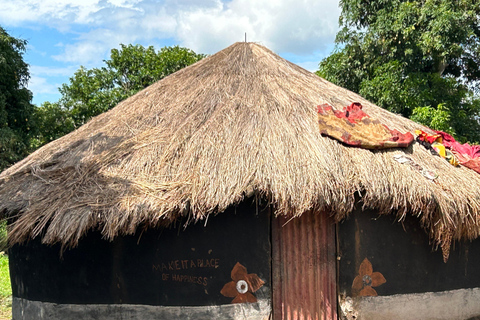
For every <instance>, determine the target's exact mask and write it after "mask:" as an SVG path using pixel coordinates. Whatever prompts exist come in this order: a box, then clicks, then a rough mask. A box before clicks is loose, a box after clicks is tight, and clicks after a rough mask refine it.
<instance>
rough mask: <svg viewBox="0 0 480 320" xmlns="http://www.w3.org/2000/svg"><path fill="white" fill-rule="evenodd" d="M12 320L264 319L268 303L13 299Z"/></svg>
mask: <svg viewBox="0 0 480 320" xmlns="http://www.w3.org/2000/svg"><path fill="white" fill-rule="evenodd" d="M12 313H13V320H43V319H45V320H47V319H48V320H73V319H75V320H119V319H121V320H137V319H138V320H149V319H165V320H167V319H168V320H170V319H185V320H188V319H192V320H193V319H195V320H202V319H205V320H211V319H232V320H236V319H242V320H243V319H248V320H266V319H269V317H270V314H271V301H270V300H259V301H258V302H257V303H242V304H231V305H219V306H200V307H164V306H149V305H132V304H57V303H51V302H42V301H31V300H26V299H22V298H15V297H14V298H13V303H12Z"/></svg>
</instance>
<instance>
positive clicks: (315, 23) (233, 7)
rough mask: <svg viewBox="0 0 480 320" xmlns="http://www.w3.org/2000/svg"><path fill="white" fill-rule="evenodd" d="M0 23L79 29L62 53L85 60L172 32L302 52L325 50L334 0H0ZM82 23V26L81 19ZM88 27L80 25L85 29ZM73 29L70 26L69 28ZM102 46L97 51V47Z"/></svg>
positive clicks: (192, 40)
mask: <svg viewBox="0 0 480 320" xmlns="http://www.w3.org/2000/svg"><path fill="white" fill-rule="evenodd" d="M2 2H3V4H2V7H3V8H2V10H1V12H0V23H4V24H5V23H6V24H9V23H10V24H20V23H26V22H35V23H37V24H46V25H49V26H54V27H56V28H57V29H59V30H61V31H63V32H66V31H67V30H70V31H72V30H81V31H77V33H78V32H79V33H81V35H80V36H77V37H75V38H73V39H72V43H70V44H67V45H66V46H65V54H64V55H61V56H57V57H56V58H57V59H60V60H62V61H72V62H73V61H76V62H79V63H84V62H86V61H89V59H92V58H94V57H99V56H101V57H102V58H103V57H104V56H105V52H106V53H107V54H108V51H109V49H111V48H112V47H114V46H118V44H119V43H129V42H139V43H146V42H152V41H155V40H156V39H162V38H163V39H165V38H170V39H172V38H173V39H177V41H179V42H180V43H181V44H182V45H184V46H187V47H189V48H191V49H193V50H195V51H198V52H204V53H213V52H216V51H218V50H220V49H222V48H224V47H226V46H228V45H230V44H232V43H234V42H236V41H242V40H243V38H244V33H245V32H246V33H247V37H248V40H249V41H255V42H260V43H262V44H265V45H266V46H268V47H269V48H271V49H272V50H274V51H276V52H292V53H295V54H298V55H309V54H312V52H314V51H319V50H326V46H327V45H330V44H331V43H332V42H333V40H334V36H335V33H336V31H337V30H338V27H337V24H338V16H339V13H340V10H339V8H338V0H324V1H311V0H264V1H258V0H232V1H228V2H222V1H220V0H202V1H198V0H165V1H163V2H158V1H155V0H103V1H99V0H82V1H77V0H3V1H2ZM82 26H83V27H82ZM85 29H87V31H85ZM72 34H73V35H75V33H72ZM102 53H103V54H102Z"/></svg>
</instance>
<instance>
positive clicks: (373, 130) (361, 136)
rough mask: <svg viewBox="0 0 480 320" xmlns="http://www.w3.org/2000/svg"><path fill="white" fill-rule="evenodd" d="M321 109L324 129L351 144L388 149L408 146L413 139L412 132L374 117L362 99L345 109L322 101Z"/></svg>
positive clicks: (318, 109) (319, 108)
mask: <svg viewBox="0 0 480 320" xmlns="http://www.w3.org/2000/svg"><path fill="white" fill-rule="evenodd" d="M317 112H318V124H319V127H320V132H321V133H322V134H323V135H327V136H329V137H332V138H334V139H337V140H339V141H341V142H343V143H345V144H348V145H350V146H356V147H361V148H366V149H384V148H398V147H408V146H409V145H410V144H411V143H412V142H413V135H412V134H411V133H410V132H407V133H405V134H403V133H400V132H399V131H397V130H390V129H389V128H388V127H387V126H386V125H384V124H382V123H380V121H378V120H376V119H373V118H370V116H369V115H368V114H366V113H365V112H364V111H363V110H362V105H361V104H360V103H358V102H354V103H352V104H351V105H349V106H347V107H345V108H343V110H341V111H340V110H333V108H332V106H330V105H328V104H322V105H319V106H318V107H317Z"/></svg>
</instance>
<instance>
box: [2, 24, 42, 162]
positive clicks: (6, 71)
mask: <svg viewBox="0 0 480 320" xmlns="http://www.w3.org/2000/svg"><path fill="white" fill-rule="evenodd" d="M25 46H26V41H25V40H20V39H16V38H14V37H11V36H10V35H9V34H8V33H7V32H6V31H5V29H3V28H2V27H0V171H2V170H3V169H5V168H6V167H8V166H9V165H11V164H13V163H14V162H16V161H18V160H20V159H22V158H23V157H24V156H25V155H27V153H28V151H29V148H28V146H29V143H28V141H29V134H30V126H31V124H30V123H31V120H32V113H33V111H34V106H33V105H32V104H31V103H30V101H31V99H32V93H31V92H30V91H29V90H28V89H27V88H26V85H27V82H28V80H29V78H30V74H29V72H28V65H27V64H26V63H25V62H24V61H23V53H24V52H25Z"/></svg>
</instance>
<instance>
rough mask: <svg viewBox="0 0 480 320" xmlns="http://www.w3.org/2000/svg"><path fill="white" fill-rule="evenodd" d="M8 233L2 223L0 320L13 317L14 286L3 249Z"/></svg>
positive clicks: (0, 235) (0, 229)
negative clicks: (12, 285)
mask: <svg viewBox="0 0 480 320" xmlns="http://www.w3.org/2000/svg"><path fill="white" fill-rule="evenodd" d="M6 235H7V231H6V229H5V223H0V320H7V319H11V318H12V287H11V285H10V272H9V270H8V256H7V255H6V254H5V253H4V252H3V251H2V250H3V249H4V248H3V247H2V244H3V242H4V241H6Z"/></svg>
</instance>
